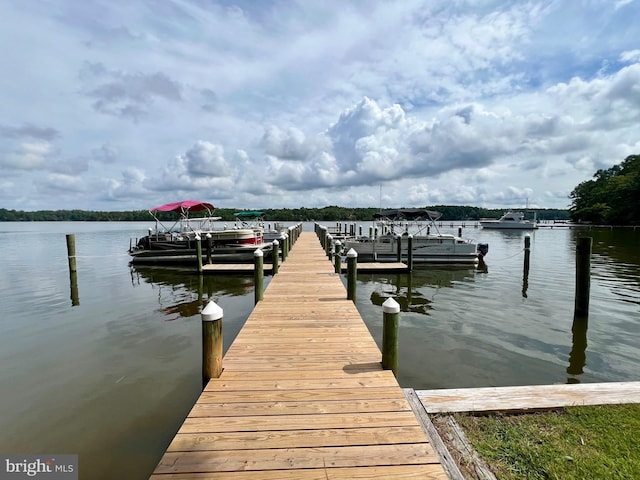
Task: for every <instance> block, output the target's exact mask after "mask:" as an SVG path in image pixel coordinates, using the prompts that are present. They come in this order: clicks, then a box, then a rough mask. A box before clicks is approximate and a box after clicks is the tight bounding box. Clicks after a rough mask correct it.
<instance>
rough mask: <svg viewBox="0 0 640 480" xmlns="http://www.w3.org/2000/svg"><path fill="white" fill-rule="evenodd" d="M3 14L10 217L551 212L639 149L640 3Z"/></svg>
mask: <svg viewBox="0 0 640 480" xmlns="http://www.w3.org/2000/svg"><path fill="white" fill-rule="evenodd" d="M0 16H1V17H2V18H3V20H4V25H5V27H4V28H3V29H2V30H0V69H1V70H2V71H3V75H4V77H3V78H4V80H5V82H4V83H3V94H4V95H3V108H2V110H0V178H11V180H10V182H7V181H5V184H4V185H3V187H2V188H3V190H2V192H3V193H0V194H2V195H3V203H4V204H6V206H7V207H8V208H20V205H21V204H20V197H18V196H15V195H7V196H5V195H4V192H7V191H9V190H12V191H13V192H15V191H19V192H20V194H21V195H24V196H28V197H29V198H30V201H31V203H30V204H29V205H30V207H32V208H38V206H39V205H40V206H41V208H51V205H52V203H51V202H54V203H55V207H56V208H75V207H76V206H77V205H83V206H85V208H91V209H131V208H145V207H150V206H153V205H155V204H157V203H164V202H165V201H169V200H171V199H179V198H180V197H182V196H184V197H191V198H202V199H203V200H210V201H212V202H213V203H215V204H216V205H220V206H230V207H247V208H254V207H255V208H267V207H271V206H273V207H287V206H288V207H299V206H323V205H326V204H344V205H354V206H372V205H376V206H377V205H378V203H379V202H380V201H381V198H380V192H379V189H380V186H382V202H383V203H384V204H385V205H387V206H422V205H424V204H426V203H469V204H475V205H485V206H501V205H505V206H507V207H508V206H518V205H522V204H523V203H524V201H525V198H523V197H529V201H530V203H531V204H536V205H539V206H543V207H566V205H567V203H568V199H567V195H568V194H569V192H570V191H571V190H572V189H573V188H574V187H575V186H576V185H577V184H578V183H580V182H581V181H583V180H585V179H588V178H590V177H591V176H592V175H593V173H594V169H597V168H607V167H608V166H611V165H613V164H614V163H619V162H621V161H622V160H623V159H624V157H625V156H627V155H629V154H634V153H638V148H639V145H638V129H637V125H638V124H639V121H640V109H638V107H637V105H638V98H640V90H639V87H638V85H640V53H639V50H638V48H637V42H636V40H635V39H636V38H637V34H636V30H637V28H636V22H635V21H634V19H635V18H638V17H640V2H637V1H624V0H622V1H618V2H604V1H594V2H512V3H507V4H504V3H502V4H500V3H495V2H477V1H471V0H463V1H460V2H450V1H445V0H435V1H426V0H407V1H406V2H384V1H375V0H372V1H371V2H366V4H364V3H362V2H357V1H355V0H354V1H348V0H347V1H339V2H338V1H336V0H328V1H327V2H321V3H314V4H311V3H308V2H307V3H299V2H298V3H293V4H292V3H287V2H260V4H259V5H258V4H254V3H251V2H241V3H238V4H235V5H230V4H229V3H228V2H225V1H222V0H212V1H211V2H206V3H202V2H197V1H195V0H168V1H166V2H160V3H154V4H153V5H152V4H145V3H140V2H124V1H122V0H115V1H113V2H99V1H96V0H88V1H86V2H63V3H60V4H55V5H54V4H52V3H46V2H45V3H38V4H33V3H31V2H3V3H0ZM567 18H572V19H574V20H575V21H572V22H567V21H566V19H567ZM24 25H29V27H30V28H29V29H25V28H24ZM49 175H51V176H49ZM56 175H57V176H56ZM82 185H84V187H83V188H81V186H82ZM53 189H58V190H57V191H59V192H60V191H68V192H69V194H66V195H65V194H59V195H55V196H53V197H52V196H51V195H50V192H51V191H53ZM563 195H564V196H563ZM514 203H515V204H516V205H513V204H514Z"/></svg>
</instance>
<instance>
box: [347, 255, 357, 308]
mask: <svg viewBox="0 0 640 480" xmlns="http://www.w3.org/2000/svg"><path fill="white" fill-rule="evenodd" d="M357 279H358V252H356V251H355V250H354V249H353V248H350V249H349V251H348V252H347V300H352V301H353V303H356V282H357Z"/></svg>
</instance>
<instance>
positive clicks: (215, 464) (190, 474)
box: [151, 233, 446, 480]
mask: <svg viewBox="0 0 640 480" xmlns="http://www.w3.org/2000/svg"><path fill="white" fill-rule="evenodd" d="M333 268H334V267H333V265H332V264H331V262H329V261H328V259H327V257H326V256H325V255H324V252H323V251H322V249H321V248H320V246H319V243H318V241H317V239H316V238H315V235H314V234H312V233H303V234H302V235H301V236H300V238H299V240H298V242H297V243H296V245H294V248H293V249H292V250H291V252H290V254H289V256H288V258H287V261H286V262H284V263H283V264H282V265H281V266H280V271H279V273H278V274H277V275H276V276H274V277H273V278H272V279H271V281H270V282H269V284H268V287H267V289H266V291H265V294H264V299H263V300H262V301H260V302H259V303H258V304H257V305H256V306H255V308H254V310H253V312H252V313H251V315H250V317H249V318H248V319H247V321H246V322H245V325H244V326H243V328H242V330H241V331H240V332H239V334H238V335H237V337H236V339H235V341H234V342H233V344H232V345H231V346H230V347H229V349H228V350H227V353H226V355H225V357H224V359H223V372H222V375H221V376H220V378H217V379H212V380H210V381H209V382H208V384H207V385H206V387H205V389H204V391H203V392H202V394H201V396H200V398H199V399H198V401H197V403H196V404H195V405H194V407H193V408H192V410H191V412H190V413H189V415H188V416H187V418H186V419H185V421H184V423H183V425H182V426H181V427H180V429H179V431H178V432H177V434H176V436H175V437H174V439H173V441H172V442H171V444H170V445H169V447H168V449H167V452H166V453H165V455H164V456H163V457H162V459H161V460H160V463H159V464H158V466H157V468H156V470H155V472H154V474H153V475H152V477H151V478H153V479H156V480H158V479H174V478H186V479H189V478H193V479H203V478H209V479H245V478H246V479H275V478H277V479H288V478H296V479H305V478H318V479H320V478H322V479H325V480H326V479H341V480H344V479H358V478H369V479H373V478H376V479H377V478H400V479H402V478H407V479H411V478H432V479H445V478H446V474H445V473H444V470H443V469H442V466H441V465H440V464H439V462H438V459H437V457H436V455H435V453H434V451H433V449H432V447H431V445H430V443H429V440H428V437H427V436H426V435H425V433H424V431H423V429H422V428H421V426H420V424H419V423H418V420H417V419H416V417H415V415H414V413H413V411H412V410H411V407H410V405H409V403H408V402H407V400H406V398H405V396H404V393H403V391H402V389H401V388H400V387H399V385H398V383H397V381H396V379H395V377H394V376H393V373H392V372H391V371H385V370H383V369H382V367H381V363H380V361H381V353H380V350H379V348H378V346H377V344H376V342H375V340H374V339H373V337H372V336H371V334H370V333H369V330H368V329H367V327H366V325H365V324H364V322H363V320H362V318H361V316H360V314H359V313H358V311H357V309H356V308H355V305H354V304H353V302H352V301H349V300H347V299H346V289H345V287H344V285H343V283H342V278H341V276H340V275H338V274H335V273H334V272H333Z"/></svg>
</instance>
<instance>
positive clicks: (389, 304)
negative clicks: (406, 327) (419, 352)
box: [382, 297, 400, 377]
mask: <svg viewBox="0 0 640 480" xmlns="http://www.w3.org/2000/svg"><path fill="white" fill-rule="evenodd" d="M399 317H400V304H398V302H396V301H395V300H394V299H393V298H391V297H389V298H387V299H386V300H385V301H384V303H383V304H382V368H383V369H385V370H391V371H392V372H393V374H394V375H395V376H396V377H397V376H398V319H399Z"/></svg>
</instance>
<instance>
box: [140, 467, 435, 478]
mask: <svg viewBox="0 0 640 480" xmlns="http://www.w3.org/2000/svg"><path fill="white" fill-rule="evenodd" d="M178 479H182V480H223V479H224V480H380V479H393V480H414V479H422V480H446V479H447V475H446V473H444V471H443V470H442V468H439V465H431V464H429V465H412V466H409V467H407V466H404V465H394V466H383V467H380V466H374V467H357V468H316V469H314V468H305V469H299V470H298V469H289V470H269V471H242V472H221V473H217V472H207V473H179V474H166V475H152V476H151V480H178Z"/></svg>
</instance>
